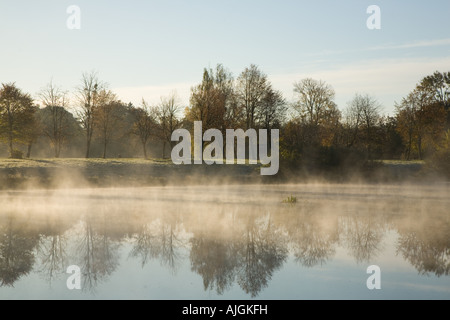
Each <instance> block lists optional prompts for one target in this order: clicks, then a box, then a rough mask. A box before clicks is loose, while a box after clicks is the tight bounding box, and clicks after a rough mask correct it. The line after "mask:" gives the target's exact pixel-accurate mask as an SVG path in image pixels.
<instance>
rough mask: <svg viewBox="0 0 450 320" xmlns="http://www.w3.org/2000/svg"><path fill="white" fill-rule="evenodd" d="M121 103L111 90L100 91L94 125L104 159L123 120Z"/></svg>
mask: <svg viewBox="0 0 450 320" xmlns="http://www.w3.org/2000/svg"><path fill="white" fill-rule="evenodd" d="M120 105H121V103H120V101H118V99H117V97H116V95H115V94H114V93H113V92H111V91H110V90H102V91H100V92H99V93H98V105H97V108H96V109H95V110H94V122H93V125H94V127H95V130H96V132H97V134H96V135H97V136H98V137H99V139H100V141H101V144H102V147H103V155H102V157H103V159H105V158H106V150H107V146H108V144H109V143H110V142H111V140H112V139H113V138H114V137H115V135H116V134H117V133H118V132H119V130H118V129H119V127H120V124H121V120H122V117H121V115H120V113H119V110H118V108H119V107H120Z"/></svg>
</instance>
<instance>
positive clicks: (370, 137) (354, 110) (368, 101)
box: [347, 94, 381, 160]
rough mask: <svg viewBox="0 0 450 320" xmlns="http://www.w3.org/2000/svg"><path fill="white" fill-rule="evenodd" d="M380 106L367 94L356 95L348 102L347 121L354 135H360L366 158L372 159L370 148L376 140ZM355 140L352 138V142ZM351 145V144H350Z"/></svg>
mask: <svg viewBox="0 0 450 320" xmlns="http://www.w3.org/2000/svg"><path fill="white" fill-rule="evenodd" d="M380 109H381V105H380V104H379V103H378V101H377V100H376V99H375V98H374V97H371V96H369V95H368V94H356V95H355V97H354V98H353V100H351V101H350V102H349V106H348V109H347V119H348V122H349V124H350V125H351V126H352V127H353V131H354V132H355V134H354V135H357V134H358V133H359V134H360V136H361V138H362V141H363V142H364V145H365V147H366V150H367V158H368V159H370V160H371V159H372V148H373V145H374V142H375V139H376V132H375V127H376V125H377V123H378V121H379V119H380ZM354 139H356V137H355V136H354V137H353V138H352V141H353V140H354ZM352 143H353V142H352Z"/></svg>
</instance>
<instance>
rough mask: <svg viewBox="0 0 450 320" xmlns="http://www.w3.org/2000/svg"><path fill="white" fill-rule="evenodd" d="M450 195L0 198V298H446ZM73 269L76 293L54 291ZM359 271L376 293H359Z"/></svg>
mask: <svg viewBox="0 0 450 320" xmlns="http://www.w3.org/2000/svg"><path fill="white" fill-rule="evenodd" d="M449 195H450V188H449V186H446V185H437V186H432V185H429V186H419V185H408V186H402V185H383V186H382V185H360V184H312V183H311V184H295V185H294V184H286V185H229V186H224V185H220V186H219V185H217V186H183V187H146V188H123V189H120V188H105V189H101V188H96V189H89V188H84V189H59V190H27V191H3V192H1V193H0V208H1V209H0V299H30V298H44V299H55V298H56V299H79V298H94V299H95V298H99V299H104V298H119V299H192V298H194V299H252V298H255V299H260V298H261V299H309V298H312V299H328V298H339V299H342V298H343V299H354V298H356V299H361V298H363V299H383V298H389V299H397V298H398V299H439V298H443V299H448V298H450V279H449V271H450V260H449V258H450V216H449V208H450V198H449ZM289 197H290V199H291V200H292V199H296V201H291V202H290V203H289V201H286V200H287V199H288V198H289ZM71 265H76V266H79V267H80V269H81V273H82V274H81V290H69V289H68V288H67V286H66V280H67V279H68V277H69V276H70V274H67V273H66V270H67V268H68V267H69V266H71ZM370 265H378V266H379V267H380V269H381V289H380V290H369V289H368V288H367V286H366V280H367V278H368V277H369V276H370V274H367V272H366V269H367V267H368V266H370Z"/></svg>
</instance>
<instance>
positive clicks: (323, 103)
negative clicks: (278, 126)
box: [294, 78, 335, 126]
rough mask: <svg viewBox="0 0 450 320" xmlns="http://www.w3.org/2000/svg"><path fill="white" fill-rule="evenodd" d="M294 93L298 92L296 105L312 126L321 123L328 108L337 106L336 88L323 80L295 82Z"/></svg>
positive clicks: (308, 79)
mask: <svg viewBox="0 0 450 320" xmlns="http://www.w3.org/2000/svg"><path fill="white" fill-rule="evenodd" d="M294 93H295V94H297V101H296V102H295V104H294V107H295V108H296V109H297V110H298V111H299V112H300V114H301V116H302V117H304V118H305V119H306V121H307V122H308V123H309V124H310V125H312V126H318V125H320V124H321V123H322V122H323V119H324V117H325V114H326V113H327V112H328V110H329V109H330V108H333V107H334V106H335V105H334V104H333V103H332V102H333V99H334V96H335V93H334V90H333V88H332V87H331V86H330V85H328V84H326V83H325V82H323V81H318V80H314V79H311V78H306V79H303V80H301V81H300V82H296V83H294Z"/></svg>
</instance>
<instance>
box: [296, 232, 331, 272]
mask: <svg viewBox="0 0 450 320" xmlns="http://www.w3.org/2000/svg"><path fill="white" fill-rule="evenodd" d="M322 231H323V230H321V229H320V228H318V227H317V226H316V225H314V224H308V223H302V224H301V225H300V227H299V228H298V233H297V235H296V237H295V239H293V241H295V243H294V248H295V252H294V255H295V260H296V261H297V262H299V263H301V264H302V265H303V266H305V267H314V266H316V265H319V264H320V265H322V264H325V263H326V262H327V261H328V260H329V259H330V258H331V257H332V256H333V255H334V254H335V252H336V250H335V248H334V245H335V244H336V237H335V234H326V233H323V232H322Z"/></svg>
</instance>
